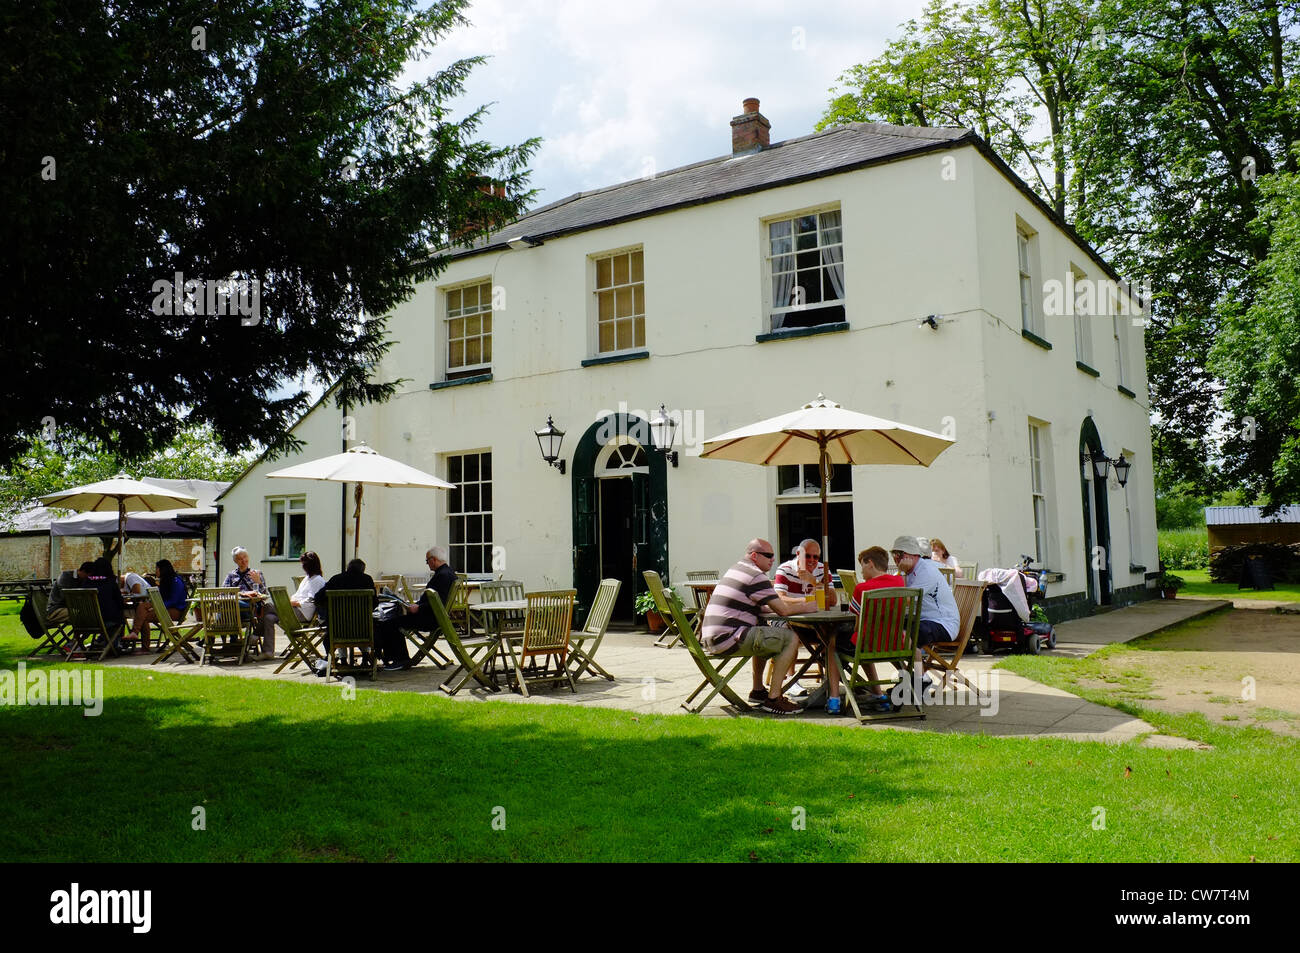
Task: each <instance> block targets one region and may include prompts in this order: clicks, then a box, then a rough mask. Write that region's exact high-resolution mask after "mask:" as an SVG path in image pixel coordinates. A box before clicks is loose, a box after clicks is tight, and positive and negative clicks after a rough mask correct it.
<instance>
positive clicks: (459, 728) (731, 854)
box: [0, 604, 1300, 861]
mask: <svg viewBox="0 0 1300 953" xmlns="http://www.w3.org/2000/svg"><path fill="white" fill-rule="evenodd" d="M10 605H11V604H10ZM30 647H31V641H30V640H29V639H28V638H27V636H26V634H25V633H22V632H21V630H20V629H19V628H18V624H17V617H16V609H11V608H4V609H0V665H4V666H8V667H10V668H12V667H13V665H14V663H15V661H16V659H17V658H18V657H19V654H20V653H21V652H23V651H26V650H28V649H29V648H30ZM1014 662H1015V663H1016V664H1017V665H1019V664H1024V663H1032V664H1033V665H1035V666H1036V667H1037V668H1036V672H1037V673H1038V674H1040V675H1041V676H1042V677H1043V678H1044V680H1047V681H1050V680H1052V679H1053V678H1055V677H1056V675H1055V674H1054V670H1055V667H1057V666H1060V668H1059V672H1060V673H1064V672H1066V670H1067V667H1068V665H1069V664H1071V663H1070V662H1069V660H1066V659H1050V658H1046V657H1043V658H1037V659H1035V658H1028V657H1026V658H1018V659H1015V660H1014ZM105 692H106V696H107V697H106V700H105V702H104V711H103V714H102V715H101V716H100V717H98V718H86V717H83V716H82V714H81V711H80V709H71V708H55V707H45V708H42V707H13V706H10V707H5V708H0V759H2V761H3V764H4V770H3V772H0V818H2V819H3V820H2V822H0V861H13V860H59V861H139V860H148V861H179V860H185V861H203V860H222V861H235V860H238V861H256V860H367V861H377V860H403V861H405V860H456V861H475V860H509V859H519V860H659V859H672V860H734V861H753V860H760V861H773V860H863V861H908V860H977V859H980V860H1007V861H1030V860H1050V861H1089V860H1091V861H1139V860H1148V861H1194V860H1208V861H1214V860H1226V861H1244V860H1246V859H1248V858H1249V857H1251V856H1252V855H1253V856H1255V857H1256V858H1257V859H1259V860H1261V861H1295V860H1298V859H1300V810H1296V808H1297V806H1298V805H1297V797H1296V795H1295V794H1294V790H1295V785H1294V778H1295V774H1296V768H1297V762H1298V761H1300V759H1298V758H1297V754H1298V753H1300V745H1298V744H1297V743H1296V742H1295V741H1292V740H1288V739H1283V738H1279V737H1275V736H1273V735H1271V734H1269V733H1267V732H1263V731H1260V730H1257V729H1248V728H1241V729H1237V728H1231V729H1223V728H1215V727H1212V726H1210V725H1209V724H1208V723H1207V722H1206V721H1205V720H1204V719H1201V718H1177V719H1173V718H1168V717H1164V716H1160V715H1154V714H1144V717H1147V718H1148V719H1149V720H1150V721H1152V722H1153V723H1155V724H1157V725H1158V726H1159V727H1160V728H1161V729H1162V730H1163V731H1166V732H1169V733H1177V734H1183V735H1188V736H1192V737H1196V738H1200V739H1203V740H1204V741H1206V742H1208V743H1209V744H1211V745H1213V746H1214V748H1213V750H1200V751H1197V750H1178V751H1167V750H1158V749H1149V748H1142V747H1139V746H1137V745H1136V744H1128V745H1122V746H1107V745H1103V744H1099V743H1077V742H1069V741H1058V740H1030V739H1005V738H997V737H984V736H960V735H939V734H919V735H913V734H906V733H902V732H894V731H869V730H854V729H848V728H846V729H838V728H828V727H825V726H822V725H812V724H799V723H798V722H797V721H780V722H778V721H774V720H767V719H758V718H742V719H707V720H706V719H700V718H692V717H645V716H642V717H639V718H638V717H635V716H633V715H631V714H629V713H625V712H616V711H604V710H587V709H578V708H574V707H570V706H562V705H536V706H533V705H516V704H509V703H484V704H475V703H464V702H459V701H454V700H451V699H447V698H443V697H439V696H422V695H413V694H406V693H392V694H380V693H376V692H369V691H365V690H364V689H363V690H361V691H359V692H358V693H357V696H356V698H355V700H345V699H344V698H343V693H342V692H341V691H340V690H339V689H338V688H336V687H335V688H331V687H327V686H324V685H320V684H310V685H294V684H284V683H272V682H264V681H256V680H249V679H242V678H235V677H210V676H196V675H179V674H171V673H166V672H161V671H160V672H148V671H138V670H135V671H126V670H109V671H107V672H106V675H105ZM1124 704H1125V706H1132V705H1133V704H1134V702H1133V701H1132V700H1130V701H1127V702H1125V703H1124ZM1133 710H1135V711H1137V710H1138V709H1133ZM196 807H202V808H204V811H205V815H206V830H194V829H193V818H194V816H195V812H194V809H195V808H196ZM1101 810H1104V812H1105V813H1104V822H1105V827H1104V829H1094V824H1095V823H1097V821H1095V819H1096V818H1100V817H1101V814H1100V811H1101ZM502 817H504V822H505V824H504V827H505V829H504V830H497V829H494V826H493V821H494V818H497V819H500V818H502ZM801 818H802V819H803V823H800V819H801ZM498 826H499V824H498ZM936 827H937V828H939V829H942V830H943V831H944V834H943V835H942V836H936V834H935V833H934V830H935V829H936ZM800 828H802V829H800Z"/></svg>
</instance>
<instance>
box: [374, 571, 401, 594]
mask: <svg viewBox="0 0 1300 953" xmlns="http://www.w3.org/2000/svg"><path fill="white" fill-rule="evenodd" d="M397 579H398V577H397V576H376V577H375V595H379V594H380V593H381V592H383V591H384V590H385V589H388V590H391V591H392V592H397Z"/></svg>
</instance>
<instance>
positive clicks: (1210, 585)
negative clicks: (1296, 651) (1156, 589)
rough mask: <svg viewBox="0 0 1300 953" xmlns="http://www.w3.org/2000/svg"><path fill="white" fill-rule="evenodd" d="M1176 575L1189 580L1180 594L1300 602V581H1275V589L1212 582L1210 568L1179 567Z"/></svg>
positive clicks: (1179, 591)
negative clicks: (1240, 587)
mask: <svg viewBox="0 0 1300 953" xmlns="http://www.w3.org/2000/svg"><path fill="white" fill-rule="evenodd" d="M1174 575H1176V576H1180V577H1181V578H1183V579H1185V580H1186V581H1187V585H1185V586H1183V588H1182V589H1180V590H1178V594H1179V595H1180V596H1213V597H1214V598H1216V599H1264V600H1267V601H1270V602H1300V583H1295V582H1275V583H1274V584H1273V585H1274V586H1276V587H1277V588H1275V589H1263V590H1255V589H1238V588H1237V584H1236V583H1235V582H1210V571H1209V570H1208V569H1179V570H1177V571H1175V572H1174Z"/></svg>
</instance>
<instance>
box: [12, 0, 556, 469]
mask: <svg viewBox="0 0 1300 953" xmlns="http://www.w3.org/2000/svg"><path fill="white" fill-rule="evenodd" d="M466 4H467V0H438V2H434V3H433V4H431V5H428V6H427V8H425V9H420V8H419V6H420V5H419V4H417V2H416V0H334V2H331V3H327V4H320V3H316V2H311V0H243V2H239V3H216V4H214V3H210V2H198V0H189V2H175V3H159V2H156V0H115V2H112V3H108V2H101V0H29V2H24V3H9V4H5V5H4V6H3V8H2V9H0V36H3V38H4V41H5V43H4V46H5V49H6V51H7V52H6V57H7V60H8V62H7V64H6V68H5V69H4V70H3V71H0V182H3V185H2V186H0V187H2V188H3V189H4V195H3V204H4V208H5V215H4V216H3V218H2V219H0V244H3V247H4V248H5V249H6V254H5V255H4V256H3V257H0V282H2V283H3V284H4V287H5V291H6V293H5V301H6V305H5V312H6V313H5V315H4V320H3V322H0V353H3V354H4V355H5V356H6V358H7V360H6V374H5V375H4V381H3V384H0V462H7V461H11V460H14V459H15V458H16V457H17V456H18V455H19V454H21V453H23V452H24V448H25V447H26V446H27V445H28V442H29V440H30V438H31V437H32V436H33V435H36V434H38V433H40V432H41V431H42V427H43V426H46V427H48V426H50V425H53V426H56V427H57V428H58V430H59V432H60V433H69V432H72V433H78V434H81V435H83V436H85V437H87V438H89V439H92V440H99V441H112V444H113V446H114V448H115V452H118V453H121V454H124V455H126V456H128V457H138V456H140V455H141V454H144V453H146V452H148V451H149V450H151V449H153V448H156V447H160V446H165V445H166V444H167V443H168V442H169V441H171V440H172V439H173V438H174V437H176V435H177V434H178V433H180V432H181V431H182V430H184V429H185V428H186V427H192V426H195V425H198V424H202V423H208V424H210V425H211V426H212V427H213V428H214V431H215V433H216V435H217V438H218V439H219V441H220V443H221V444H222V445H223V446H224V447H225V448H226V449H227V450H230V451H237V450H240V449H244V448H247V447H248V446H249V445H250V444H251V443H253V442H260V443H261V444H263V445H266V446H268V447H271V448H283V447H285V446H286V445H289V444H292V443H293V441H291V440H290V439H289V437H288V434H287V430H288V427H289V425H290V424H291V423H292V422H293V421H294V419H296V417H297V416H298V415H299V414H300V413H301V412H302V411H303V410H304V409H305V407H306V405H307V402H308V397H307V394H306V393H305V391H303V390H301V389H299V390H296V391H295V390H294V389H293V388H292V387H291V388H290V389H289V390H288V391H287V392H286V390H285V385H286V384H288V383H291V382H294V381H302V380H304V379H306V378H310V377H315V378H316V379H318V380H320V381H323V382H329V383H330V384H336V383H337V384H338V385H339V388H338V399H339V401H340V402H345V401H346V402H349V403H353V404H355V403H359V402H365V401H373V400H382V399H385V398H386V397H388V396H390V395H391V393H392V392H393V391H394V389H395V388H396V386H397V384H398V383H400V382H396V381H380V380H371V379H370V377H369V375H370V372H371V370H372V368H373V367H374V366H375V364H376V362H377V361H378V360H379V359H380V358H381V357H382V355H383V354H384V352H385V351H386V349H387V347H388V342H387V340H386V335H385V326H384V319H383V316H384V315H386V314H387V313H388V312H389V311H391V309H392V308H393V307H394V306H396V305H397V304H399V303H400V302H402V301H403V300H405V299H406V298H407V297H409V296H410V295H411V293H412V291H413V286H414V283H415V282H416V281H417V280H420V279H423V278H428V277H430V276H432V275H434V274H436V273H437V272H438V271H439V270H440V269H441V267H442V266H443V263H444V260H445V259H444V258H443V257H442V255H441V253H440V252H439V251H438V250H439V249H443V248H445V247H446V246H447V245H448V242H449V237H454V238H456V239H457V240H463V239H465V238H466V237H467V235H468V234H470V233H472V232H473V231H474V230H475V229H476V228H477V229H480V230H481V229H482V228H485V227H487V226H489V225H492V224H495V223H497V222H500V221H502V220H505V219H509V218H512V217H515V216H517V215H518V214H520V213H521V212H522V211H523V210H524V208H525V207H526V205H527V202H528V200H529V199H530V197H531V195H530V193H528V192H527V191H526V184H527V171H526V162H527V160H528V158H529V157H530V155H531V154H532V152H533V151H535V149H536V146H537V141H536V140H530V141H528V142H526V143H523V144H522V145H518V146H510V147H504V148H498V147H495V146H492V145H489V144H487V143H484V142H480V141H478V140H476V139H475V133H476V129H477V127H478V125H479V123H480V120H481V118H482V115H483V112H482V109H479V110H475V111H472V112H470V113H469V114H468V115H467V116H466V117H465V118H463V119H460V120H455V119H453V118H452V117H451V114H450V107H449V105H448V104H449V101H450V100H452V99H453V98H454V97H455V96H457V95H458V94H459V93H460V92H461V91H462V87H463V83H464V81H465V79H466V77H467V75H468V73H469V72H470V70H471V69H472V67H473V66H475V65H476V64H477V63H478V62H480V59H479V58H471V59H466V60H461V61H459V62H456V63H454V64H452V65H451V66H449V67H447V68H446V69H443V70H441V71H440V72H437V73H436V74H434V75H433V76H432V77H431V78H429V79H428V80H426V81H422V82H418V83H415V84H411V85H409V86H405V87H404V86H402V85H399V81H398V80H399V76H400V75H401V73H402V71H403V70H404V69H406V68H407V67H408V66H409V64H410V63H411V62H412V61H413V60H418V59H420V58H422V57H424V56H426V55H427V54H428V53H429V51H430V49H431V47H432V45H433V44H434V43H435V42H436V41H437V40H439V39H440V38H442V37H443V36H444V35H445V34H446V33H447V32H448V31H449V30H451V29H453V28H455V27H456V26H458V25H460V24H461V23H463V22H464V21H463V16H462V11H463V9H464V8H465V6H466ZM494 184H495V185H496V186H503V187H504V188H503V189H499V188H494V187H493V185H494Z"/></svg>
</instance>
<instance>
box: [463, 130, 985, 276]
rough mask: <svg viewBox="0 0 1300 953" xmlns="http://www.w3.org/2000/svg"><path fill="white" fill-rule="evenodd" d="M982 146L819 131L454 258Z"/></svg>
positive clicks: (552, 210) (572, 210)
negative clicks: (882, 164)
mask: <svg viewBox="0 0 1300 953" xmlns="http://www.w3.org/2000/svg"><path fill="white" fill-rule="evenodd" d="M965 142H972V143H974V144H976V145H982V142H981V140H980V139H979V137H978V136H976V135H975V134H974V133H973V132H971V131H970V130H969V129H961V128H951V127H934V128H931V127H919V126H893V125H889V124H887V123H866V122H858V123H850V124H848V125H845V126H837V127H835V128H833V129H828V130H826V131H824V132H819V133H814V134H813V135H810V136H803V137H802V138H799V139H787V140H786V141H785V142H778V143H774V144H773V145H771V146H769V147H768V148H766V149H763V150H761V151H758V152H750V153H745V154H742V155H738V156H733V155H726V156H720V157H718V158H716V159H707V160H705V161H703V162H696V163H693V164H691V165H685V166H681V167H680V168H677V169H669V170H668V171H666V172H662V173H660V174H658V175H655V176H653V177H650V178H645V179H633V180H632V181H630V182H622V183H620V184H618V185H612V186H608V187H606V188H603V189H595V190H593V191H591V192H578V193H576V194H574V195H570V196H569V197H568V198H564V199H560V200H559V201H558V202H552V203H551V204H550V205H545V206H543V207H541V208H539V209H536V210H534V211H532V212H529V213H528V214H527V215H525V216H523V217H522V218H520V219H518V220H517V221H515V222H514V223H513V224H511V225H509V226H507V227H506V228H503V229H501V230H500V231H497V232H494V233H493V234H492V235H491V236H490V237H489V238H487V239H483V240H480V241H479V242H478V243H477V244H476V245H475V246H474V247H473V248H470V249H465V250H462V251H458V252H455V253H453V254H452V255H451V257H452V258H464V257H468V256H471V255H477V254H481V253H483V252H486V251H494V250H498V249H500V248H503V247H506V242H507V241H508V240H509V239H511V238H517V237H519V236H521V235H527V236H529V237H531V238H538V239H546V238H552V237H555V236H557V235H563V234H566V233H569V232H578V231H583V230H584V229H589V228H597V227H600V226H603V225H611V224H614V223H615V222H622V221H627V220H628V219H634V218H641V217H644V216H646V215H654V214H656V213H658V212H666V211H669V210H670V209H676V208H682V207H685V206H689V205H699V204H702V203H705V202H714V201H718V200H720V199H724V198H731V197H733V196H736V195H744V194H745V193H747V192H757V191H761V190H762V189H770V188H775V187H776V186H780V185H789V184H791V183H793V182H802V181H805V180H808V179H816V178H821V177H822V176H827V175H833V174H835V173H839V172H848V171H850V170H852V169H857V168H861V167H863V166H867V165H873V164H875V163H878V162H884V161H889V160H891V159H898V158H902V157H905V156H912V155H918V154H920V153H923V152H932V151H936V150H940V149H950V148H952V147H953V146H955V145H958V144H961V143H965Z"/></svg>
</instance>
